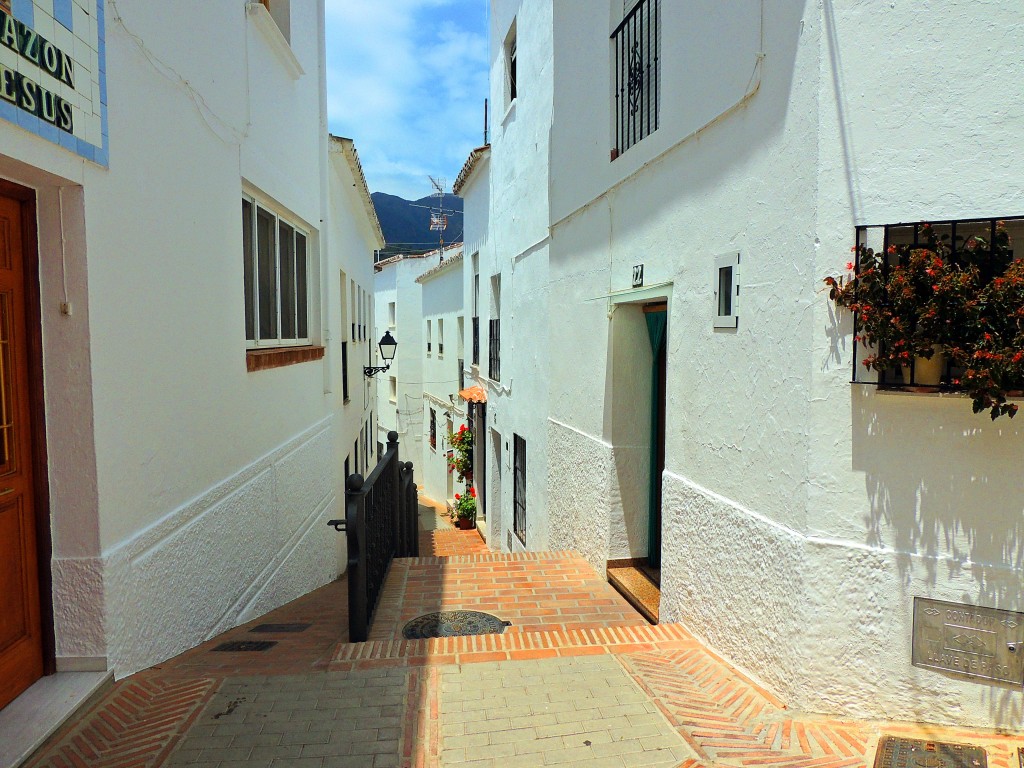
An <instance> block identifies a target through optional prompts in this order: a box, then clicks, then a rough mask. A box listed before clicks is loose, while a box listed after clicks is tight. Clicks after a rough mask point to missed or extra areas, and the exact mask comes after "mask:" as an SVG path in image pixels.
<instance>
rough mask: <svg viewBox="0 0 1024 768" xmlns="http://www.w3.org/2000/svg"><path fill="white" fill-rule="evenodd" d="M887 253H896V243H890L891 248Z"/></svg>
mask: <svg viewBox="0 0 1024 768" xmlns="http://www.w3.org/2000/svg"><path fill="white" fill-rule="evenodd" d="M886 253H890V254H893V253H896V246H895V245H890V246H889V249H888V250H887V251H886Z"/></svg>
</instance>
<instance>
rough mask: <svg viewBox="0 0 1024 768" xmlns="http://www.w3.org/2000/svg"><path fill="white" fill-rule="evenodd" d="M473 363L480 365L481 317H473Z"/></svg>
mask: <svg viewBox="0 0 1024 768" xmlns="http://www.w3.org/2000/svg"><path fill="white" fill-rule="evenodd" d="M473 365H480V318H479V317H474V318H473Z"/></svg>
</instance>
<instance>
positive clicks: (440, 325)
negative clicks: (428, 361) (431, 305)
mask: <svg viewBox="0 0 1024 768" xmlns="http://www.w3.org/2000/svg"><path fill="white" fill-rule="evenodd" d="M437 356H438V357H443V356H444V320H443V319H442V318H438V319H437Z"/></svg>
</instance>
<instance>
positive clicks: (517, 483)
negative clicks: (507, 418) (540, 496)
mask: <svg viewBox="0 0 1024 768" xmlns="http://www.w3.org/2000/svg"><path fill="white" fill-rule="evenodd" d="M512 529H513V531H514V532H515V534H516V536H517V537H518V538H519V540H520V541H521V542H523V546H525V545H526V440H524V439H523V438H521V437H520V436H519V435H513V447H512Z"/></svg>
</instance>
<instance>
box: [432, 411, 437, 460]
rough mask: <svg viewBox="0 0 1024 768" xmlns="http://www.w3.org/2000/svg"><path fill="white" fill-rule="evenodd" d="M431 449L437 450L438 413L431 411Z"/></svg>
mask: <svg viewBox="0 0 1024 768" xmlns="http://www.w3.org/2000/svg"><path fill="white" fill-rule="evenodd" d="M430 447H431V448H432V449H434V450H435V451H436V450H437V411H435V410H434V409H433V408H431V409H430Z"/></svg>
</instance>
